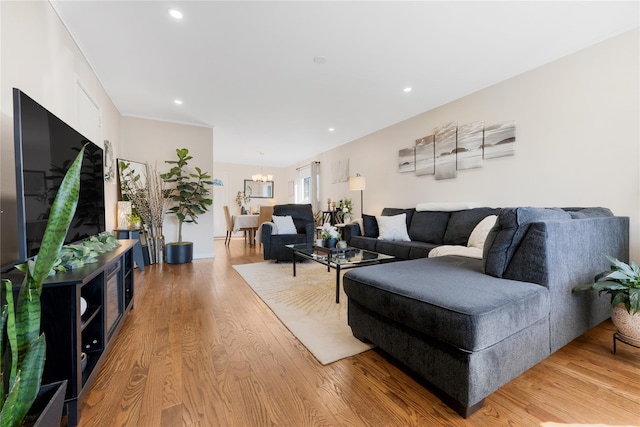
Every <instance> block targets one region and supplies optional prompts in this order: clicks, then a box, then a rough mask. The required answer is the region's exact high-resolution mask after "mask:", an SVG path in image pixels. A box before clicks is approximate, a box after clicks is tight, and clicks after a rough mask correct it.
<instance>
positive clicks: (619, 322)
mask: <svg viewBox="0 0 640 427" xmlns="http://www.w3.org/2000/svg"><path fill="white" fill-rule="evenodd" d="M611 321H612V322H613V324H614V325H615V327H616V329H617V330H618V332H620V333H621V334H622V335H625V336H627V337H629V338H633V339H634V340H638V341H640V312H638V313H635V314H633V315H631V314H629V312H628V311H627V309H626V308H625V306H624V304H622V303H620V304H618V305H617V306H615V307H613V309H612V310H611Z"/></svg>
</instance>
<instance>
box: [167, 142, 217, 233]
mask: <svg viewBox="0 0 640 427" xmlns="http://www.w3.org/2000/svg"><path fill="white" fill-rule="evenodd" d="M176 154H177V155H178V160H166V161H165V163H169V164H171V165H175V166H173V167H172V168H171V170H170V171H169V172H167V173H163V174H161V175H160V177H161V178H162V179H163V180H165V182H168V183H173V184H175V187H174V188H173V189H172V190H171V191H170V194H169V197H170V198H171V199H172V200H173V202H174V203H175V204H176V205H175V206H173V207H171V208H170V209H169V213H173V214H175V215H176V217H177V218H178V243H182V224H184V223H185V222H193V223H195V224H197V223H198V221H197V218H198V215H202V214H204V213H205V212H207V211H208V210H209V206H211V205H212V204H213V199H211V198H209V197H208V196H209V194H211V189H210V188H209V187H210V186H212V185H213V181H212V180H211V175H209V174H208V173H207V172H203V171H202V170H201V169H200V168H199V167H196V168H195V172H189V171H188V169H187V166H188V162H189V160H191V159H193V157H191V156H190V155H189V150H188V149H186V148H178V149H176Z"/></svg>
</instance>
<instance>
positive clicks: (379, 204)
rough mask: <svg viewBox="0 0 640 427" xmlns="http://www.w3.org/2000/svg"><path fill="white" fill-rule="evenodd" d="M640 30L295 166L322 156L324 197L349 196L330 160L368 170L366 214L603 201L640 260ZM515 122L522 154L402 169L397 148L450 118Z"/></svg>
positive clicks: (290, 171)
mask: <svg viewBox="0 0 640 427" xmlns="http://www.w3.org/2000/svg"><path fill="white" fill-rule="evenodd" d="M639 38H640V34H639V31H638V30H634V31H631V32H629V33H626V34H623V35H621V36H618V37H616V38H614V39H611V40H608V41H606V42H604V43H600V44H598V45H595V46H593V47H590V48H588V49H585V50H583V51H581V52H578V53H575V54H573V55H570V56H567V57H565V58H562V59H560V60H558V61H555V62H552V63H550V64H547V65H544V66H542V67H540V68H537V69H535V70H532V71H530V72H527V73H524V74H522V75H520V76H517V77H514V78H512V79H509V80H507V81H504V82H501V83H499V84H496V85H494V86H491V87H489V88H486V89H484V90H481V91H479V92H476V93H474V94H472V95H469V96H466V97H464V98H461V99H459V100H456V101H454V102H451V103H449V104H447V105H444V106H442V107H439V108H436V109H434V110H431V111H428V112H425V113H423V114H421V115H419V116H417V117H414V118H411V119H409V120H406V121H403V122H401V123H398V124H396V125H393V126H390V127H388V128H386V129H383V130H381V131H379V132H376V133H373V134H371V135H368V136H365V137H363V138H360V139H358V140H356V141H353V142H351V143H349V144H346V145H344V146H341V147H339V148H337V149H334V150H331V151H328V152H325V153H323V154H321V155H319V156H317V157H314V158H313V159H307V160H306V161H303V162H300V163H298V164H296V165H293V166H291V167H290V168H288V171H287V179H293V177H294V176H295V167H296V166H299V165H302V164H305V163H308V162H309V160H318V161H320V162H321V167H322V185H321V200H326V198H327V197H331V198H332V199H339V198H341V197H352V198H353V201H354V203H355V212H356V213H359V212H360V206H359V205H360V195H359V194H358V193H359V192H351V191H349V185H348V183H339V184H331V183H330V181H329V179H330V165H331V164H332V162H335V161H337V160H342V159H346V158H348V159H349V162H350V165H349V168H350V174H351V175H355V173H356V172H359V173H360V174H362V175H363V176H365V177H366V182H367V189H366V190H365V192H364V205H365V213H367V212H368V213H372V214H378V213H379V212H380V210H381V209H382V208H383V207H385V206H394V207H410V206H415V204H416V203H419V202H427V201H479V202H482V203H484V204H486V205H488V206H496V207H503V206H522V205H531V206H605V207H608V208H610V209H611V210H612V211H613V212H614V213H615V214H616V215H620V216H629V217H630V218H631V233H630V234H631V258H632V259H635V260H639V259H640V239H639V235H640V221H639V220H640V200H639V199H640V175H639V165H640V148H639V146H640V134H639V127H640V122H639V117H640V108H639V104H640V95H639V89H638V83H639V79H640V72H639V67H638V61H639V60H638V55H639ZM476 120H484V122H485V125H490V124H495V123H501V122H506V121H511V120H514V121H516V123H517V130H516V139H517V141H516V154H515V156H512V157H504V158H498V159H490V160H485V162H484V166H483V168H481V169H471V170H464V171H458V176H457V178H455V179H450V180H440V181H436V180H435V179H434V177H433V176H420V177H418V176H415V175H414V174H410V173H405V174H400V173H398V172H397V158H398V150H399V149H402V148H406V147H411V146H412V145H413V144H414V143H415V140H416V139H418V138H421V137H423V136H426V135H429V134H431V132H432V131H433V129H434V128H436V127H439V126H442V125H445V124H447V123H449V122H457V123H458V124H459V125H463V124H466V123H470V122H473V121H476Z"/></svg>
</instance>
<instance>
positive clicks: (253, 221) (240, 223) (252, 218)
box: [233, 214, 258, 245]
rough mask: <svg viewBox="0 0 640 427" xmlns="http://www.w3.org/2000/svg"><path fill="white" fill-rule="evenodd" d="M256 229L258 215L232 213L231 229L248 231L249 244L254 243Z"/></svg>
mask: <svg viewBox="0 0 640 427" xmlns="http://www.w3.org/2000/svg"><path fill="white" fill-rule="evenodd" d="M256 230H258V215H257V214H254V215H250V214H248V215H233V231H234V232H236V231H249V244H250V245H253V244H254V243H255V235H256Z"/></svg>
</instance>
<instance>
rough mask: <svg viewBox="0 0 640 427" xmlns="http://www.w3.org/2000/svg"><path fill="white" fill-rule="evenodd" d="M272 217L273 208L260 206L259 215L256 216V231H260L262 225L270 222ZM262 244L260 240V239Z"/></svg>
mask: <svg viewBox="0 0 640 427" xmlns="http://www.w3.org/2000/svg"><path fill="white" fill-rule="evenodd" d="M272 217H273V206H260V213H259V214H258V230H261V229H262V224H263V223H265V222H271V219H272ZM260 244H262V239H260Z"/></svg>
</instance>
